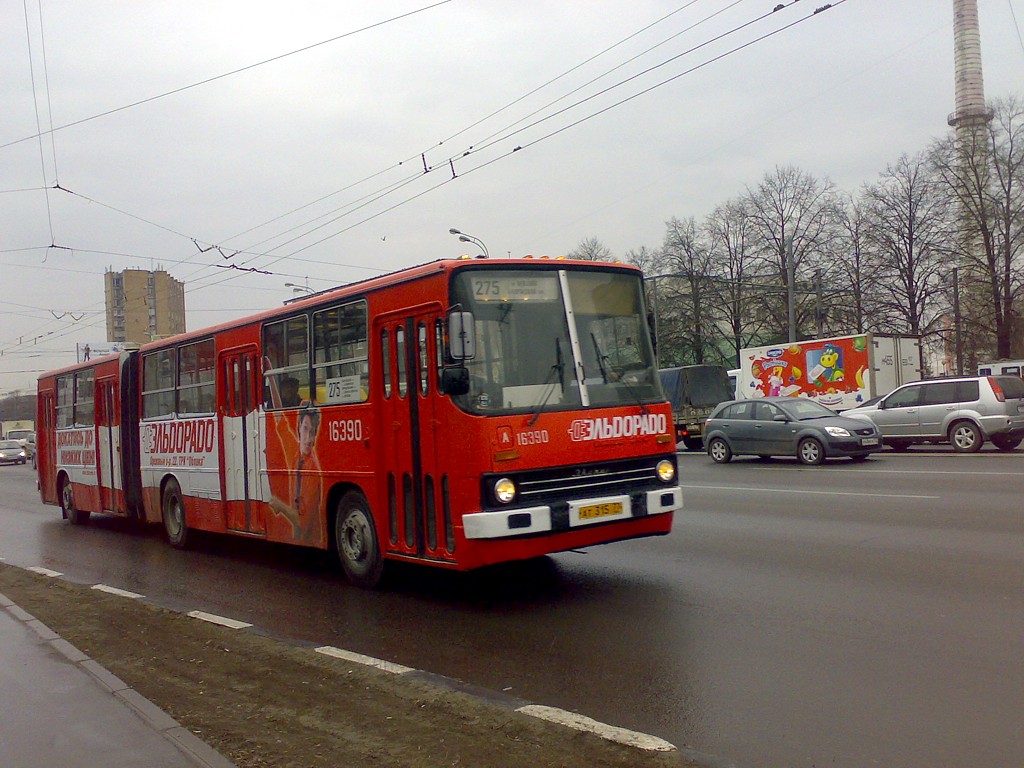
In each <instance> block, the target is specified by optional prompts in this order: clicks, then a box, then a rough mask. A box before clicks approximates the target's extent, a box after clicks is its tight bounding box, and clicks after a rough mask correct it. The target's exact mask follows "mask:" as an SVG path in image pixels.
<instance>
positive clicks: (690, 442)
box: [683, 437, 704, 451]
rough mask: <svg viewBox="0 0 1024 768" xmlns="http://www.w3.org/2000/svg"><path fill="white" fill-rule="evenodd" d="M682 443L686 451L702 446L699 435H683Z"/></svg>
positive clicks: (696, 449)
mask: <svg viewBox="0 0 1024 768" xmlns="http://www.w3.org/2000/svg"><path fill="white" fill-rule="evenodd" d="M683 445H685V446H686V450H688V451H699V450H700V449H701V448H703V447H704V441H703V440H701V439H700V438H699V437H684V438H683Z"/></svg>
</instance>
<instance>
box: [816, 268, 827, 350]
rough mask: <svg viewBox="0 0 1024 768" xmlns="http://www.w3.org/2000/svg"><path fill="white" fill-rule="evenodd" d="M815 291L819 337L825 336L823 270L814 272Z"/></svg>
mask: <svg viewBox="0 0 1024 768" xmlns="http://www.w3.org/2000/svg"><path fill="white" fill-rule="evenodd" d="M814 291H815V294H816V303H815V306H814V320H815V322H816V323H817V327H818V337H819V338H820V337H822V336H824V335H825V307H824V303H823V301H822V295H821V270H820V269H818V270H815V272H814Z"/></svg>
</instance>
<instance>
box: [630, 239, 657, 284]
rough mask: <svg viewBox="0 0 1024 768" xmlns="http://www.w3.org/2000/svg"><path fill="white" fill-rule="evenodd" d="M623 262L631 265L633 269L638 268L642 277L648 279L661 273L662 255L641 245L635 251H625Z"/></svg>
mask: <svg viewBox="0 0 1024 768" xmlns="http://www.w3.org/2000/svg"><path fill="white" fill-rule="evenodd" d="M624 261H625V262H626V263H627V264H632V265H633V266H634V267H639V268H640V269H641V271H643V273H644V277H647V278H650V277H654V276H655V275H658V274H660V273H661V271H662V261H663V259H662V255H661V252H660V251H655V250H651V249H650V248H648V247H647V246H646V245H641V246H640V247H639V248H637V249H635V250H634V249H632V248H631V249H629V250H628V251H626V254H625V259H624Z"/></svg>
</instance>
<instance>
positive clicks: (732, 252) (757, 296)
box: [704, 199, 768, 368]
mask: <svg viewBox="0 0 1024 768" xmlns="http://www.w3.org/2000/svg"><path fill="white" fill-rule="evenodd" d="M704 229H705V231H706V233H707V238H708V247H709V255H710V258H711V268H712V271H713V273H714V274H715V275H716V276H717V277H718V291H717V299H718V301H719V305H718V310H719V313H718V316H719V322H720V323H721V326H722V327H723V329H726V330H727V332H728V334H729V340H730V348H731V351H732V353H733V357H732V359H731V360H729V367H730V368H731V367H735V366H737V365H739V355H740V350H741V349H743V348H744V347H746V346H748V345H749V344H750V343H751V342H752V341H753V340H754V339H756V338H757V337H758V336H759V335H760V333H761V332H762V330H763V327H764V323H765V318H766V317H767V316H768V314H767V311H766V308H765V306H764V304H763V302H762V301H761V299H762V298H763V296H762V292H761V291H759V290H758V287H757V285H756V284H755V283H753V282H752V278H753V277H754V276H755V275H754V271H753V269H754V265H753V264H752V256H753V247H752V241H753V239H754V234H753V232H752V225H751V220H750V216H749V215H748V212H747V210H746V203H745V201H744V200H743V199H736V200H731V201H729V202H727V203H724V204H722V205H719V206H718V207H717V208H715V210H714V211H712V212H711V214H710V215H709V216H708V218H707V219H706V220H705V222H704ZM758 308H760V311H758Z"/></svg>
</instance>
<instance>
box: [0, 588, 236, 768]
mask: <svg viewBox="0 0 1024 768" xmlns="http://www.w3.org/2000/svg"><path fill="white" fill-rule="evenodd" d="M0 607H2V608H3V609H4V610H6V611H7V613H9V614H10V615H11V616H12V617H13V618H15V619H16V620H17V621H19V622H20V623H22V624H24V625H25V626H27V627H28V628H30V629H31V630H32V631H33V632H35V633H36V634H37V635H38V636H39V638H40V639H41V640H42V641H43V642H44V643H45V644H47V645H48V646H50V648H52V649H53V650H55V651H56V652H57V653H59V654H60V655H61V656H63V657H64V658H65V659H67V660H68V661H69V662H70V663H71V664H73V665H74V666H76V667H78V668H79V669H81V670H82V671H83V672H85V673H86V674H87V675H88V676H89V677H90V678H92V679H93V680H94V681H95V682H96V684H97V685H99V686H100V687H102V688H103V689H104V690H106V691H107V692H108V693H110V694H112V695H113V696H114V698H116V699H117V700H118V701H120V702H121V703H122V704H123V705H124V706H125V707H127V708H128V709H130V710H131V711H132V712H134V713H135V714H136V715H138V716H139V718H141V719H142V720H143V722H145V723H146V724H147V725H148V726H149V727H151V728H152V729H153V730H155V731H156V732H157V733H159V734H160V735H162V736H163V737H164V738H165V739H167V740H168V741H169V742H171V744H173V745H174V746H175V747H177V749H178V750H179V751H180V752H182V753H183V754H184V755H185V756H187V757H188V758H189V759H191V760H192V761H193V762H195V763H196V765H198V766H201V767H202V768H237V766H236V765H235V763H233V762H232V761H231V760H229V759H228V758H226V757H225V756H224V755H222V754H221V753H220V752H218V751H217V750H215V749H214V748H213V747H211V746H210V745H209V744H207V743H206V742H204V741H203V740H202V739H200V738H199V737H198V736H196V735H195V734H194V733H192V732H191V731H189V730H188V729H187V728H184V727H183V726H182V725H181V724H180V723H179V722H178V721H177V720H175V719H174V718H173V717H171V716H170V715H169V714H167V713H166V712H165V711H164V710H162V709H160V707H158V706H156V704H154V703H153V702H151V701H150V700H149V699H147V698H146V697H145V696H143V695H142V694H141V693H139V692H138V691H136V690H135V689H134V688H130V687H129V686H128V685H127V684H126V683H125V682H124V681H123V680H121V679H120V678H119V677H117V676H116V675H114V674H113V673H111V672H110V671H108V670H107V669H106V668H104V667H103V666H101V665H100V664H99V663H98V662H96V661H94V660H93V659H91V658H89V656H87V655H86V654H84V653H83V652H82V651H80V650H79V649H78V648H76V647H75V646H73V645H72V644H71V643H69V642H68V641H67V640H65V639H63V638H62V637H61V636H60V635H58V634H57V633H56V632H54V631H53V630H52V629H50V628H49V627H48V626H46V625H45V624H43V622H41V621H39V620H38V619H37V618H35V617H34V616H33V615H32V614H30V613H28V612H27V611H25V610H24V609H22V608H21V607H19V606H18V605H17V604H16V603H15V602H14V601H13V600H11V599H10V598H8V597H7V596H6V595H4V594H3V593H0Z"/></svg>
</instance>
